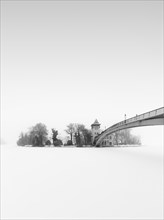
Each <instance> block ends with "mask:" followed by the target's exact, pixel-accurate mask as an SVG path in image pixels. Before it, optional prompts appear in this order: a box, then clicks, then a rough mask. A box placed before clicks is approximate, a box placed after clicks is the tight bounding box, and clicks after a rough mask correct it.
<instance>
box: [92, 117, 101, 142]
mask: <svg viewBox="0 0 164 220" xmlns="http://www.w3.org/2000/svg"><path fill="white" fill-rule="evenodd" d="M91 131H92V143H93V141H94V138H95V137H96V136H97V135H98V134H100V132H101V131H100V123H99V122H98V120H97V119H96V120H95V122H94V123H93V124H91Z"/></svg>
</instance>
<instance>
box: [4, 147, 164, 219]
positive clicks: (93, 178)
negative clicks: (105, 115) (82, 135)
mask: <svg viewBox="0 0 164 220" xmlns="http://www.w3.org/2000/svg"><path fill="white" fill-rule="evenodd" d="M1 196H2V202H1V206H2V207H1V208H2V209H1V211H2V213H1V214H2V216H1V217H2V219H22V220H23V219H60V218H62V219H74V218H76V219H77V218H78V219H80V218H81V219H85V218H86V219H163V212H162V208H163V146H142V147H120V148H68V147H67V148H64V147H63V148H52V147H51V148H48V147H47V148H30V147H16V146H7V145H4V146H2V148H1Z"/></svg>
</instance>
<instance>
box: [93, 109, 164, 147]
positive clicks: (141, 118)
mask: <svg viewBox="0 0 164 220" xmlns="http://www.w3.org/2000/svg"><path fill="white" fill-rule="evenodd" d="M154 125H164V107H162V108H159V109H155V110H153V111H150V112H146V113H144V114H141V115H136V116H135V117H132V118H129V119H127V120H124V121H121V122H119V123H117V124H114V125H112V126H111V127H109V128H107V129H106V130H105V131H103V132H102V133H101V134H100V135H98V136H97V137H95V140H94V143H95V145H96V146H101V143H102V141H103V139H104V138H105V137H106V136H107V135H110V134H113V133H115V132H117V131H120V130H124V129H128V128H135V127H142V126H154Z"/></svg>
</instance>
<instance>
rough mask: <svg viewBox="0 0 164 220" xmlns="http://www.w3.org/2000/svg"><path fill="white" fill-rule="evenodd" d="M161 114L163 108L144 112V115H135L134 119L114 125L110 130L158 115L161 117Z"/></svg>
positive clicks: (163, 110) (163, 111)
mask: <svg viewBox="0 0 164 220" xmlns="http://www.w3.org/2000/svg"><path fill="white" fill-rule="evenodd" d="M161 114H164V107H161V108H158V109H155V110H152V111H149V112H146V113H144V114H141V115H136V116H135V117H132V118H129V119H127V120H124V121H121V122H119V123H117V124H114V125H113V126H111V127H110V128H114V127H119V126H121V125H124V124H128V123H132V122H135V121H139V120H143V119H147V118H151V117H155V116H158V115H161Z"/></svg>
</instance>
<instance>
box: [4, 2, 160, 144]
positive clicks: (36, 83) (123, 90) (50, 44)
mask: <svg viewBox="0 0 164 220" xmlns="http://www.w3.org/2000/svg"><path fill="white" fill-rule="evenodd" d="M162 4H163V2H162V1H77V2H75V1H60V2H59V1H2V2H1V12H2V15H1V18H2V20H1V31H2V32H1V46H2V68H1V70H2V74H1V80H2V81H1V85H2V94H1V98H2V100H1V101H2V106H1V112H2V125H1V126H2V139H4V140H5V141H7V142H8V141H11V140H12V141H16V140H17V138H18V136H19V134H20V132H21V131H25V130H26V129H27V128H29V127H31V126H33V125H35V124H36V123H38V122H42V123H45V124H46V125H47V127H48V128H49V129H50V128H52V127H53V128H56V129H57V130H58V131H59V133H60V134H61V135H65V133H64V129H65V128H66V125H67V124H69V123H71V122H72V123H83V124H85V125H86V127H88V128H90V125H91V123H93V122H94V120H95V119H96V118H97V119H98V121H99V122H100V123H101V128H102V129H104V128H105V127H108V126H111V125H112V124H114V123H117V122H119V121H121V120H123V119H124V114H125V113H126V115H127V118H128V117H132V116H135V115H136V114H141V113H144V112H146V111H149V110H153V109H156V108H159V107H162V106H163V69H162V62H163V51H162V41H163V33H162V27H163V24H162V22H163V18H162V16H163V15H162ZM134 130H135V129H134ZM135 131H136V132H137V133H139V134H141V136H142V135H143V138H144V137H145V140H146V141H148V140H151V138H152V137H151V138H150V139H149V137H150V136H151V134H152V136H153V137H154V140H155V139H157V137H158V139H160V140H162V126H161V127H158V126H157V127H155V128H140V130H139V128H138V129H136V130H135ZM145 143H148V142H145Z"/></svg>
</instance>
